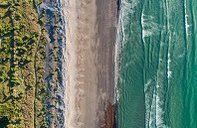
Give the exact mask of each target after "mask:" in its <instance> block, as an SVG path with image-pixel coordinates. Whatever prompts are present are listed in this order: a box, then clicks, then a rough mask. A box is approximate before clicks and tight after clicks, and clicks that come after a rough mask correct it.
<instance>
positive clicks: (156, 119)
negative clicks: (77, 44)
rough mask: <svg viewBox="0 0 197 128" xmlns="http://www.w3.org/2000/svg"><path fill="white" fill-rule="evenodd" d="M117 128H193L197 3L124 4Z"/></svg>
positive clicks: (140, 0) (127, 0)
mask: <svg viewBox="0 0 197 128" xmlns="http://www.w3.org/2000/svg"><path fill="white" fill-rule="evenodd" d="M119 35H120V42H121V53H120V62H121V64H120V72H119V80H118V87H119V100H118V108H119V109H118V128H144V127H145V128H197V0H122V1H121V12H120V31H119Z"/></svg>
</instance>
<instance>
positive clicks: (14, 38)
mask: <svg viewBox="0 0 197 128" xmlns="http://www.w3.org/2000/svg"><path fill="white" fill-rule="evenodd" d="M40 4H41V0H37V1H36V0H33V1H32V0H0V128H3V127H10V128H12V127H17V128H33V127H41V128H44V127H48V126H49V125H50V124H49V123H48V122H50V121H48V120H50V119H48V118H52V116H53V114H54V113H55V112H54V111H53V110H52V109H49V108H47V107H48V106H47V104H50V107H53V106H52V105H54V106H55V102H56V100H55V99H53V97H52V96H51V95H50V94H51V93H50V91H49V90H48V87H47V85H46V82H45V78H46V77H47V76H46V73H45V70H46V66H45V62H46V58H47V53H46V52H45V51H46V46H47V43H48V34H47V29H46V27H45V23H46V22H47V19H46V16H45V15H46V12H45V11H44V10H42V11H41V12H39V15H38V13H37V12H38V10H37V5H40ZM54 31H55V29H54ZM53 38H54V39H53V40H52V41H53V42H55V40H56V38H55V37H54V36H53ZM52 41H51V42H50V43H53V42H52ZM52 46H53V48H52V49H54V53H53V54H52V55H53V56H52V57H51V59H52V62H55V61H57V60H58V59H57V51H58V50H57V49H58V46H57V44H53V45H52ZM48 75H50V77H52V80H51V81H50V82H51V85H52V84H53V83H54V84H55V83H56V81H57V79H58V73H57V69H56V66H54V67H53V68H51V70H50V71H49V72H48ZM52 89H53V91H55V90H57V88H56V87H55V85H54V87H52ZM49 97H50V98H49ZM47 99H50V101H49V100H47ZM47 102H50V103H47ZM49 114H50V115H51V116H50V117H48V116H47V115H49ZM47 117H48V118H47Z"/></svg>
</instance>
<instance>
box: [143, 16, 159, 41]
mask: <svg viewBox="0 0 197 128" xmlns="http://www.w3.org/2000/svg"><path fill="white" fill-rule="evenodd" d="M154 20H155V18H154V17H153V16H150V15H149V16H147V15H145V14H144V13H142V16H141V25H142V37H143V38H146V37H150V36H153V35H158V34H159V31H160V29H161V28H162V26H161V25H159V24H158V23H155V22H154Z"/></svg>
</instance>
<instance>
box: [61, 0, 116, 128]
mask: <svg viewBox="0 0 197 128" xmlns="http://www.w3.org/2000/svg"><path fill="white" fill-rule="evenodd" d="M66 6H67V7H65V8H66V9H64V13H65V18H66V20H67V26H66V33H67V34H66V65H67V67H66V68H67V81H66V92H65V94H66V98H65V99H66V100H68V101H67V103H68V109H67V110H68V113H66V115H67V117H66V121H65V124H67V127H69V128H76V127H78V128H97V127H98V128H100V127H102V128H112V127H113V126H110V125H109V124H106V120H105V117H106V116H107V115H106V110H107V111H108V109H109V107H108V106H109V105H108V103H109V104H111V105H113V103H114V93H115V92H114V67H115V64H114V62H115V61H114V58H115V57H114V55H115V41H116V25H117V1H116V0H109V1H105V0H92V1H90V0H82V1H76V0H72V1H68V5H66ZM109 111H110V112H109V113H108V112H107V113H108V116H107V118H109V117H110V118H114V117H111V115H113V116H114V113H115V112H114V110H109ZM110 113H111V115H110ZM112 122H113V121H112ZM111 125H112V124H111Z"/></svg>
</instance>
